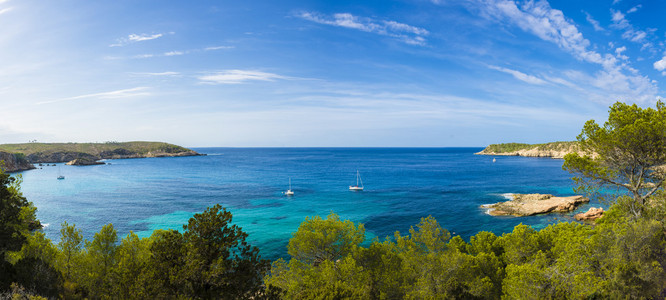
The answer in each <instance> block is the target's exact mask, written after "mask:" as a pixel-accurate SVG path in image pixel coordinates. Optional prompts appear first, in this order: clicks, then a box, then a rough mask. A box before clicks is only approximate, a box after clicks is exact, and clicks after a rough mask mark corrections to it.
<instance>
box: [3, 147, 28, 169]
mask: <svg viewBox="0 0 666 300" xmlns="http://www.w3.org/2000/svg"><path fill="white" fill-rule="evenodd" d="M0 167H1V168H2V170H3V171H4V172H18V171H25V170H32V169H36V168H35V166H34V165H33V164H31V163H30V162H29V161H28V160H27V159H26V158H25V157H22V156H21V155H16V154H14V153H7V152H0Z"/></svg>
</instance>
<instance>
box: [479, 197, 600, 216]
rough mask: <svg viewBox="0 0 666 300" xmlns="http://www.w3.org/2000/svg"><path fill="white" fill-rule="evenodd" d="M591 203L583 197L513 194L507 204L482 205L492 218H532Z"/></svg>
mask: <svg viewBox="0 0 666 300" xmlns="http://www.w3.org/2000/svg"><path fill="white" fill-rule="evenodd" d="M587 202H590V199H588V198H585V197H583V196H580V195H577V196H569V197H555V196H553V195H549V194H513V199H512V200H509V201H506V202H498V203H495V204H486V205H482V206H481V207H482V208H486V209H488V214H489V215H491V216H506V215H511V216H517V217H523V216H532V215H537V214H545V213H551V212H569V211H572V210H574V209H576V207H578V205H580V204H582V203H587Z"/></svg>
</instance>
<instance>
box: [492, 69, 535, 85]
mask: <svg viewBox="0 0 666 300" xmlns="http://www.w3.org/2000/svg"><path fill="white" fill-rule="evenodd" d="M488 68H490V69H492V70H496V71H500V72H504V73H507V74H511V75H512V76H513V77H515V78H516V79H518V80H520V81H524V82H527V83H529V84H537V85H542V84H546V83H547V82H546V81H545V80H543V79H541V78H538V77H535V76H532V75H528V74H525V73H523V72H520V71H516V70H511V69H507V68H502V67H498V66H492V65H490V66H488Z"/></svg>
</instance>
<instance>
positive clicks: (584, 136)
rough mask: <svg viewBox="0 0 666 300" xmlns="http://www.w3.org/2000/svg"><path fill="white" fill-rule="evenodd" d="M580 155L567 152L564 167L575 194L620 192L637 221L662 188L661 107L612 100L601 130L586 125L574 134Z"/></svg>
mask: <svg viewBox="0 0 666 300" xmlns="http://www.w3.org/2000/svg"><path fill="white" fill-rule="evenodd" d="M578 141H579V142H580V144H581V148H582V151H583V152H584V153H586V154H585V155H584V156H581V155H580V154H578V153H571V154H567V155H566V156H565V157H564V165H563V168H564V169H565V170H568V171H569V172H571V173H573V174H575V177H574V181H575V182H576V183H577V184H578V186H579V189H580V190H584V191H587V192H593V191H598V190H599V189H600V188H602V187H604V186H613V187H617V188H621V189H625V190H626V191H628V193H629V194H630V197H631V200H630V201H625V202H624V203H625V204H626V210H627V211H628V213H629V214H630V215H632V216H633V217H634V218H638V217H641V215H642V214H643V213H644V211H645V210H646V208H648V206H647V205H646V204H647V202H648V200H649V199H650V196H652V195H653V194H654V193H655V192H657V191H658V190H659V189H661V188H662V187H663V185H664V180H666V176H665V168H664V167H663V165H664V164H666V106H664V103H663V102H661V101H658V102H657V105H656V109H653V108H646V109H643V108H640V107H638V106H637V105H636V104H633V105H627V104H624V103H620V102H617V103H615V104H614V105H613V106H611V107H610V111H609V114H608V121H606V122H605V123H604V125H603V126H601V125H599V124H597V123H596V122H595V121H594V120H590V121H587V123H585V126H584V127H583V130H582V132H581V134H580V135H579V136H578Z"/></svg>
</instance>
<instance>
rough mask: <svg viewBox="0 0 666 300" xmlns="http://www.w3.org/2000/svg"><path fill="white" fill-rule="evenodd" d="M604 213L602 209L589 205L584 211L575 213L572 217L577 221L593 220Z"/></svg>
mask: <svg viewBox="0 0 666 300" xmlns="http://www.w3.org/2000/svg"><path fill="white" fill-rule="evenodd" d="M603 215H604V209H603V208H601V207H599V208H596V207H590V209H589V210H588V211H586V212H584V213H580V214H576V215H575V216H574V219H576V220H578V221H594V220H596V219H599V218H601V217H602V216H603Z"/></svg>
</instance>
